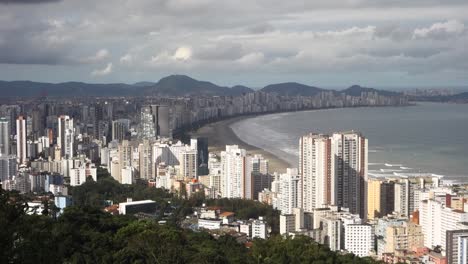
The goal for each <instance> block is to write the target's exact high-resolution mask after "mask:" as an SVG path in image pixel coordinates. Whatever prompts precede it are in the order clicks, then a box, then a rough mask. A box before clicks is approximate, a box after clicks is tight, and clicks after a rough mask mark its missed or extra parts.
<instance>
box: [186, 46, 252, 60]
mask: <svg viewBox="0 0 468 264" xmlns="http://www.w3.org/2000/svg"><path fill="white" fill-rule="evenodd" d="M244 55H245V51H244V48H243V46H242V45H241V44H239V43H228V42H220V43H216V44H210V45H206V46H203V47H201V48H200V49H199V50H198V51H197V52H195V54H194V56H195V58H197V59H200V60H236V59H239V58H240V57H242V56H244Z"/></svg>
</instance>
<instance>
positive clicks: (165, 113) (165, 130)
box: [151, 105, 172, 138]
mask: <svg viewBox="0 0 468 264" xmlns="http://www.w3.org/2000/svg"><path fill="white" fill-rule="evenodd" d="M151 108H152V109H153V115H154V116H155V121H156V122H155V125H156V135H157V136H159V137H164V138H172V129H171V120H170V118H171V111H170V110H171V109H170V108H169V106H167V105H152V106H151Z"/></svg>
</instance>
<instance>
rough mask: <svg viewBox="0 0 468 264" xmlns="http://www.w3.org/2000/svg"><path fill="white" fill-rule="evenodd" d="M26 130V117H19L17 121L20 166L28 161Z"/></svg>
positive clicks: (17, 146)
mask: <svg viewBox="0 0 468 264" xmlns="http://www.w3.org/2000/svg"><path fill="white" fill-rule="evenodd" d="M26 130H27V129H26V117H25V116H19V117H18V118H17V119H16V157H17V160H18V164H24V163H25V162H26V161H27V152H26V134H27V131H26Z"/></svg>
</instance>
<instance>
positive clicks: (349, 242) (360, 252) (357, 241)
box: [345, 224, 374, 257]
mask: <svg viewBox="0 0 468 264" xmlns="http://www.w3.org/2000/svg"><path fill="white" fill-rule="evenodd" d="M345 249H346V250H347V251H349V252H351V253H353V254H355V255H357V256H359V257H367V256H370V255H371V253H372V251H373V249H374V230H373V227H372V226H371V225H368V224H349V225H345Z"/></svg>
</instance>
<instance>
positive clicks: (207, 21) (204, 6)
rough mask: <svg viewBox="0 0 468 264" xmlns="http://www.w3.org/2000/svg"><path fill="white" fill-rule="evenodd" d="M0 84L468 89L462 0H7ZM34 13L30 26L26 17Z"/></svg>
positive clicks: (2, 18)
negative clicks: (182, 82)
mask: <svg viewBox="0 0 468 264" xmlns="http://www.w3.org/2000/svg"><path fill="white" fill-rule="evenodd" d="M0 5H1V11H0V21H2V25H3V26H2V27H0V36H3V37H2V41H0V69H1V71H0V72H1V73H0V79H2V80H33V81H45V82H64V81H70V80H73V81H86V82H95V83H110V82H123V83H133V82H138V81H155V80H157V79H159V78H161V77H163V76H167V75H170V74H175V73H177V74H187V75H190V76H193V77H195V78H197V79H208V80H212V81H213V82H215V83H219V84H220V85H229V86H231V85H236V84H243V85H247V86H251V87H262V86H264V85H266V84H269V83H277V82H285V81H297V82H303V83H306V84H309V85H317V86H323V87H344V86H349V85H351V84H355V83H358V84H361V85H364V86H373V87H390V86H394V87H425V86H466V83H467V81H468V79H467V77H466V74H465V72H466V70H467V68H468V65H467V64H466V61H467V58H468V54H467V51H466V49H465V48H464V47H466V45H467V43H468V34H467V27H466V23H467V17H466V13H467V12H468V5H467V4H466V3H464V2H463V1H457V0H451V1H439V0H433V1H431V2H430V3H427V2H426V1H412V2H411V3H407V2H403V1H385V2H384V1H378V2H375V1H347V2H344V3H343V2H338V1H328V2H327V3H318V2H308V3H301V2H298V1H296V2H292V3H288V4H286V3H283V2H281V1H277V2H275V3H271V2H269V1H268V2H267V1H256V2H252V3H244V4H242V5H239V4H238V3H237V2H234V1H229V0H225V1H212V0H197V1H190V2H183V1H177V0H170V1H131V2H130V1H124V0H119V1H112V2H111V1H99V2H95V1H79V2H74V1H70V0H55V1H50V0H49V1H47V0H46V1H44V0H43V1H25V0H19V1H0ZM26 16H27V18H28V19H24V18H25V17H26Z"/></svg>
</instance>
